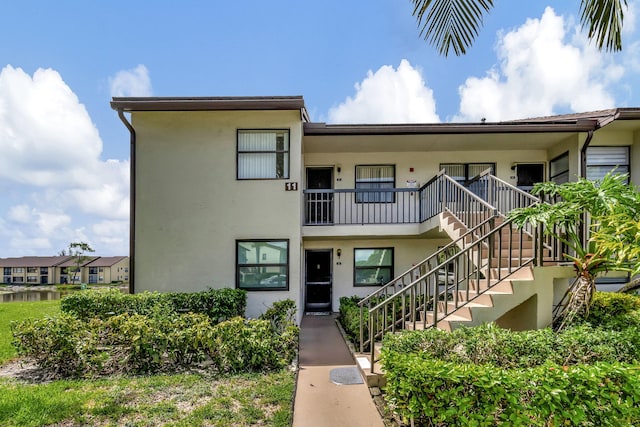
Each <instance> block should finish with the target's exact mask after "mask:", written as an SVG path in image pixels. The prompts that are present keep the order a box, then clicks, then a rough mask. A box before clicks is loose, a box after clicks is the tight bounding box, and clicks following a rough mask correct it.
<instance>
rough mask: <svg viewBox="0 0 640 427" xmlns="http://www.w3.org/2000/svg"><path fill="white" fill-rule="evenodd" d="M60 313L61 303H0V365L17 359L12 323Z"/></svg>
mask: <svg viewBox="0 0 640 427" xmlns="http://www.w3.org/2000/svg"><path fill="white" fill-rule="evenodd" d="M59 312H60V301H29V302H7V303H0V363H4V362H6V361H8V360H11V359H13V358H15V357H16V355H17V353H16V349H15V348H14V347H13V345H12V344H11V341H12V339H13V338H12V336H11V321H13V320H23V319H27V318H37V317H45V316H53V315H56V314H58V313H59Z"/></svg>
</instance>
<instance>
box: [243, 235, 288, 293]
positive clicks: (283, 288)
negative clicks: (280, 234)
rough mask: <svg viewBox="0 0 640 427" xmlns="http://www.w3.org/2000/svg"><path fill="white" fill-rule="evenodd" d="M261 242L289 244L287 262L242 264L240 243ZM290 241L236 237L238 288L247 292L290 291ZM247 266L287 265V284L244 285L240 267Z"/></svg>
mask: <svg viewBox="0 0 640 427" xmlns="http://www.w3.org/2000/svg"><path fill="white" fill-rule="evenodd" d="M261 242H284V243H286V244H287V261H286V263H285V264H282V263H244V264H240V257H239V255H238V254H239V249H240V244H242V243H261ZM289 248H290V241H289V239H276V238H274V239H236V245H235V251H236V289H244V290H246V291H247V292H253V291H257V292H262V291H289V282H290V280H289V279H290V270H291V269H290V264H291V260H290V250H289ZM246 267H280V268H282V267H285V274H286V276H287V277H286V280H285V286H284V287H282V286H277V287H276V286H266V287H247V286H242V285H241V283H240V269H241V268H246Z"/></svg>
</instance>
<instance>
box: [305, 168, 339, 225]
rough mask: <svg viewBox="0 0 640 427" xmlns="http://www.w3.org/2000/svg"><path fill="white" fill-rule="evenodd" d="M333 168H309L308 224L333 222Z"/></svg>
mask: <svg viewBox="0 0 640 427" xmlns="http://www.w3.org/2000/svg"><path fill="white" fill-rule="evenodd" d="M332 189H333V168H307V190H312V192H308V193H307V197H306V199H305V201H306V206H305V211H306V220H307V222H306V223H307V224H311V225H314V224H332V223H333V192H331V191H326V190H332Z"/></svg>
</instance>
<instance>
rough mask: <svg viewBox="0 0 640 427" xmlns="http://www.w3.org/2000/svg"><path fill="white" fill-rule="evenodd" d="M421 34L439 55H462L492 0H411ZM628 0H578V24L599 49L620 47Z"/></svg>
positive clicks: (491, 5)
mask: <svg viewBox="0 0 640 427" xmlns="http://www.w3.org/2000/svg"><path fill="white" fill-rule="evenodd" d="M412 1H413V15H414V16H415V17H416V19H417V20H418V26H419V27H421V29H420V35H421V36H423V37H424V39H425V40H427V41H428V42H429V43H430V44H431V45H432V46H433V47H435V48H436V49H438V52H439V53H440V54H441V55H444V56H447V55H448V54H449V50H450V49H451V48H453V51H454V52H455V54H456V55H458V56H459V55H464V54H465V53H466V52H467V48H469V47H470V46H471V45H472V44H473V41H474V39H475V38H476V37H477V35H478V33H479V31H480V28H481V27H482V18H483V16H484V15H485V14H487V13H489V12H490V11H491V9H493V0H412ZM626 8H627V0H581V2H580V23H581V24H582V28H586V29H587V30H588V36H589V39H591V40H595V41H596V45H597V46H598V49H600V50H602V49H604V50H605V51H614V52H615V51H619V50H621V49H622V21H623V17H624V9H626Z"/></svg>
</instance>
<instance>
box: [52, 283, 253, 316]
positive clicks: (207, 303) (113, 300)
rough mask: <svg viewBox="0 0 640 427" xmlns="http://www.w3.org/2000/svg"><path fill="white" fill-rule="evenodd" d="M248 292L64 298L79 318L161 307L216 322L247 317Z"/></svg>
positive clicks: (98, 293) (96, 293) (104, 292)
mask: <svg viewBox="0 0 640 427" xmlns="http://www.w3.org/2000/svg"><path fill="white" fill-rule="evenodd" d="M246 295H247V293H246V291H244V290H242V289H229V288H225V289H209V290H207V291H202V292H193V293H179V292H169V293H158V292H143V293H140V294H132V295H130V294H124V293H122V292H120V291H118V290H117V289H101V290H90V291H85V292H77V293H74V294H71V295H67V296H65V297H64V298H62V301H61V302H60V307H61V309H62V311H63V312H65V313H69V314H72V315H74V316H76V317H78V318H79V319H82V320H89V319H91V318H94V317H97V318H100V319H107V318H109V317H111V316H114V315H119V314H125V313H127V314H141V315H147V314H149V313H151V312H153V311H154V310H158V307H161V309H162V310H167V311H170V312H179V313H184V312H191V313H202V314H205V315H207V316H209V318H210V319H211V320H213V321H214V322H216V323H217V322H219V321H221V320H225V319H231V318H233V317H236V316H244V312H245V309H246V301H247V300H246V299H247V296H246Z"/></svg>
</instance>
